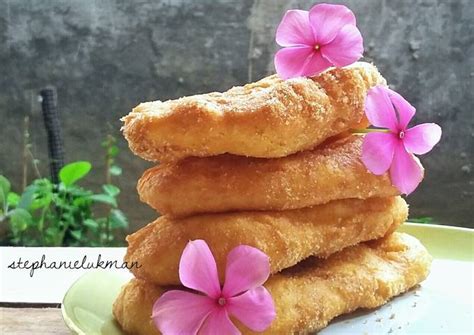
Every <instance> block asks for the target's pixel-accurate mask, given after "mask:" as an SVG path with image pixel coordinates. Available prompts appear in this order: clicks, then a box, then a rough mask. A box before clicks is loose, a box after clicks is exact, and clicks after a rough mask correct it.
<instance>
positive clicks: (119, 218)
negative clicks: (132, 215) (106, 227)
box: [109, 209, 128, 229]
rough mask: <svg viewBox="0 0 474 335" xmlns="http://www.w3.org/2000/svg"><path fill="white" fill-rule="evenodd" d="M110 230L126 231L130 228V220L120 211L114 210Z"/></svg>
mask: <svg viewBox="0 0 474 335" xmlns="http://www.w3.org/2000/svg"><path fill="white" fill-rule="evenodd" d="M109 220H110V228H112V229H117V228H121V229H125V228H127V227H128V220H127V217H126V216H125V214H123V212H122V211H121V210H120V209H113V210H111V211H110V216H109Z"/></svg>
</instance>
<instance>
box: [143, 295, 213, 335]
mask: <svg viewBox="0 0 474 335" xmlns="http://www.w3.org/2000/svg"><path fill="white" fill-rule="evenodd" d="M216 308H217V306H216V303H215V301H213V300H212V299H210V298H209V297H206V296H203V295H198V294H194V293H190V292H185V291H178V290H173V291H168V292H166V293H164V294H163V295H162V296H161V297H160V298H159V299H158V300H156V302H155V304H154V305H153V313H152V316H151V317H152V319H153V321H154V323H155V326H156V327H157V328H158V329H159V330H160V332H161V333H163V334H173V335H174V334H176V335H178V334H182V335H192V334H197V332H198V330H199V328H200V327H201V325H202V324H203V322H204V320H205V319H206V317H207V316H208V315H209V314H211V313H212V311H214V310H215V309H216Z"/></svg>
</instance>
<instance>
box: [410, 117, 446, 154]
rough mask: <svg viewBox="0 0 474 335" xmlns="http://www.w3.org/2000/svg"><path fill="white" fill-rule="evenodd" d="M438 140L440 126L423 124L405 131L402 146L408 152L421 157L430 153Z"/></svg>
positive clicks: (439, 137)
mask: <svg viewBox="0 0 474 335" xmlns="http://www.w3.org/2000/svg"><path fill="white" fill-rule="evenodd" d="M440 139H441V127H440V126H438V125H437V124H436V123H423V124H419V125H417V126H415V127H413V128H410V129H408V130H406V131H405V137H404V138H403V144H404V145H405V148H406V149H407V151H408V152H411V153H413V154H416V155H423V154H426V153H427V152H429V151H431V149H433V147H434V146H435V145H436V144H437V143H438V142H439V140H440Z"/></svg>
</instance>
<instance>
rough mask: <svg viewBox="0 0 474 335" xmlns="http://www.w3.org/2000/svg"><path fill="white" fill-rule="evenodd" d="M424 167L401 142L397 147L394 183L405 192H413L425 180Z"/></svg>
mask: <svg viewBox="0 0 474 335" xmlns="http://www.w3.org/2000/svg"><path fill="white" fill-rule="evenodd" d="M423 174H424V169H423V166H422V165H421V163H420V161H419V160H418V158H416V157H415V156H414V155H413V154H410V153H408V152H407V151H406V150H405V147H404V146H403V143H401V142H399V143H398V145H397V147H396V148H395V154H394V156H393V162H392V166H391V167H390V178H391V179H392V184H393V185H394V186H395V187H396V188H398V189H399V190H400V192H401V193H403V194H406V195H408V194H410V193H412V192H413V191H414V190H415V189H416V188H417V186H418V184H420V182H421V181H422V180H423Z"/></svg>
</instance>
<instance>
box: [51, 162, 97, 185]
mask: <svg viewBox="0 0 474 335" xmlns="http://www.w3.org/2000/svg"><path fill="white" fill-rule="evenodd" d="M91 168H92V165H91V163H89V162H86V161H79V162H74V163H70V164H67V165H66V166H64V167H63V168H62V169H61V171H59V180H61V182H62V183H63V184H64V185H66V186H70V185H73V184H74V183H75V182H76V181H78V180H80V179H82V178H84V177H85V176H86V175H87V174H88V173H89V171H90V170H91Z"/></svg>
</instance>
